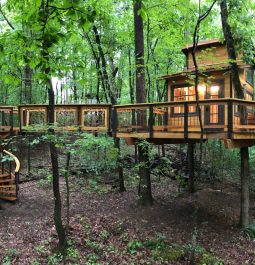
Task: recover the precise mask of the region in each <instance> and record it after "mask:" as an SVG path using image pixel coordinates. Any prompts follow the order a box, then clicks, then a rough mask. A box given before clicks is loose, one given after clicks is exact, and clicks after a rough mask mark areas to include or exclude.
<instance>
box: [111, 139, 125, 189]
mask: <svg viewBox="0 0 255 265" xmlns="http://www.w3.org/2000/svg"><path fill="white" fill-rule="evenodd" d="M114 147H115V148H117V149H118V158H117V163H118V166H117V168H118V173H119V191H120V192H124V191H126V188H125V183H124V174H123V165H122V163H121V150H120V138H117V137H115V138H114Z"/></svg>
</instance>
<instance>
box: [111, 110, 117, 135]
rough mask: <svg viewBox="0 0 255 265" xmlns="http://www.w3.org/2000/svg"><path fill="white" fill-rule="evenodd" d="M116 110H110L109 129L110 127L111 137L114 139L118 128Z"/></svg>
mask: <svg viewBox="0 0 255 265" xmlns="http://www.w3.org/2000/svg"><path fill="white" fill-rule="evenodd" d="M117 115H118V114H117V109H116V108H115V107H113V109H112V115H111V117H112V118H111V121H112V122H111V127H112V135H113V137H116V134H117V126H118V124H117V123H118V117H117Z"/></svg>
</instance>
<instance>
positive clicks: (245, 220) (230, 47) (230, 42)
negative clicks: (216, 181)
mask: <svg viewBox="0 0 255 265" xmlns="http://www.w3.org/2000/svg"><path fill="white" fill-rule="evenodd" d="M220 9H221V22H222V28H223V33H224V37H225V40H226V45H227V51H228V58H229V60H230V62H229V64H230V69H231V74H232V80H233V84H234V89H235V94H236V97H238V98H240V99H244V91H243V88H242V85H241V82H240V78H239V71H238V65H237V62H236V58H237V56H236V50H235V46H234V38H233V35H232V32H231V28H230V26H229V24H228V7H227V2H226V0H222V1H221V3H220ZM239 111H240V120H241V124H244V122H245V120H246V119H245V117H246V110H245V108H244V107H242V106H240V108H239ZM240 156H241V209H240V224H241V226H242V227H245V226H247V225H248V224H249V188H248V187H249V176H248V175H249V170H248V159H249V152H248V147H241V148H240Z"/></svg>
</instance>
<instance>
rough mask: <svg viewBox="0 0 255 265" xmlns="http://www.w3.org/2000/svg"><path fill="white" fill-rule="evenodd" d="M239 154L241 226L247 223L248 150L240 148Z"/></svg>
mask: <svg viewBox="0 0 255 265" xmlns="http://www.w3.org/2000/svg"><path fill="white" fill-rule="evenodd" d="M240 155H241V209H240V225H241V227H242V228H244V227H246V226H247V225H248V224H249V204H250V203H249V150H248V147H241V148H240Z"/></svg>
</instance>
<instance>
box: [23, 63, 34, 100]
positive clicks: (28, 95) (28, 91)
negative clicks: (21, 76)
mask: <svg viewBox="0 0 255 265" xmlns="http://www.w3.org/2000/svg"><path fill="white" fill-rule="evenodd" d="M24 90H25V91H24V103H25V104H31V103H32V71H31V68H30V66H29V64H26V66H25V88H24Z"/></svg>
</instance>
